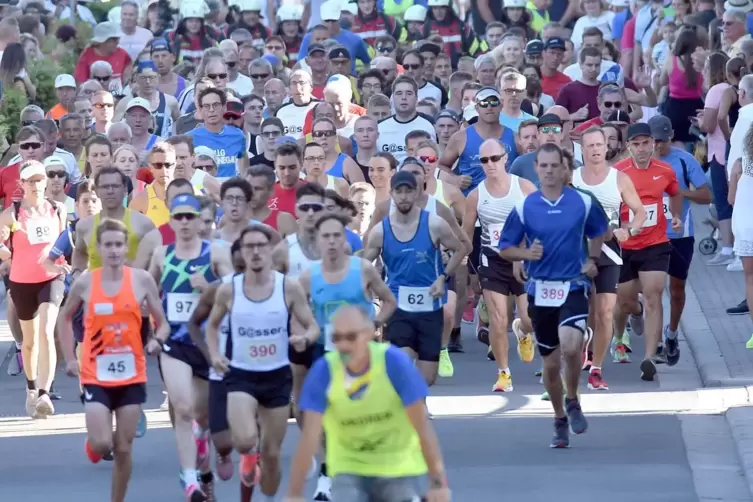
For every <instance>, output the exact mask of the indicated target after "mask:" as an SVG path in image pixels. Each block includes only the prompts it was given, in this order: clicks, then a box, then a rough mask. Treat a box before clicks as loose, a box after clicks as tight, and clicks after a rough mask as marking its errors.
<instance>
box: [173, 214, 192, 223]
mask: <svg viewBox="0 0 753 502" xmlns="http://www.w3.org/2000/svg"><path fill="white" fill-rule="evenodd" d="M172 218H173V219H174V220H177V221H193V220H195V219H196V218H197V215H195V214H192V213H180V214H174V215H173V216H172Z"/></svg>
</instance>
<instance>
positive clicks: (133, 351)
mask: <svg viewBox="0 0 753 502" xmlns="http://www.w3.org/2000/svg"><path fill="white" fill-rule="evenodd" d="M132 278H133V270H132V269H131V268H130V267H124V268H123V279H122V281H121V283H120V291H119V292H118V293H117V294H116V295H115V296H107V294H105V292H104V291H103V290H102V269H95V270H92V271H91V293H90V295H89V302H88V304H87V306H86V317H85V318H84V343H83V350H82V351H81V352H82V360H81V383H84V384H94V385H100V386H102V387H122V386H125V385H132V384H138V383H146V357H145V355H144V344H143V341H142V340H141V306H140V303H139V302H138V301H137V299H136V295H135V294H134V292H133V280H132Z"/></svg>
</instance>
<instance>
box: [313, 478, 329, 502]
mask: <svg viewBox="0 0 753 502" xmlns="http://www.w3.org/2000/svg"><path fill="white" fill-rule="evenodd" d="M314 500H319V501H327V502H328V501H330V500H332V480H331V479H330V478H329V477H328V476H322V475H321V474H320V475H319V479H318V480H317V481H316V491H315V492H314Z"/></svg>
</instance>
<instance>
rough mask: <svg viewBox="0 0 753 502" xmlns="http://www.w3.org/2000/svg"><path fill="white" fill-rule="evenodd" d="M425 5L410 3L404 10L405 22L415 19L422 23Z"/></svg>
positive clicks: (424, 18)
mask: <svg viewBox="0 0 753 502" xmlns="http://www.w3.org/2000/svg"><path fill="white" fill-rule="evenodd" d="M426 12H427V11H426V7H424V6H423V5H411V6H410V7H408V9H407V10H406V11H405V15H404V16H403V19H404V20H405V22H406V23H407V22H410V21H415V22H417V23H423V22H424V21H426Z"/></svg>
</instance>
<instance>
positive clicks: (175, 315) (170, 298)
mask: <svg viewBox="0 0 753 502" xmlns="http://www.w3.org/2000/svg"><path fill="white" fill-rule="evenodd" d="M198 303H199V295H198V294H196V293H168V294H167V320H168V321H169V322H172V323H178V322H188V320H189V319H191V314H193V311H194V310H195V309H196V305H197V304H198Z"/></svg>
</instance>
